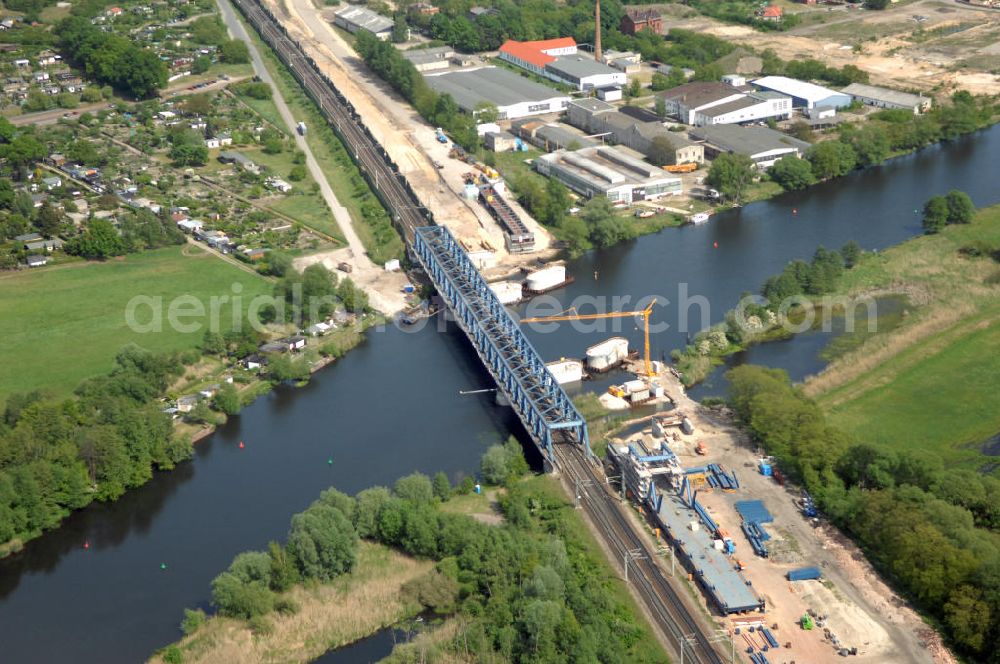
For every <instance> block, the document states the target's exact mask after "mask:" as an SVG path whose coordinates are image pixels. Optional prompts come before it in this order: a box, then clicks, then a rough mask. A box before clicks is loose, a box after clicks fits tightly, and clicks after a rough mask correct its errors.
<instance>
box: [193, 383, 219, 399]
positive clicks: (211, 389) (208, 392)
mask: <svg viewBox="0 0 1000 664" xmlns="http://www.w3.org/2000/svg"><path fill="white" fill-rule="evenodd" d="M221 387H222V386H221V385H219V384H218V383H213V384H212V385H206V386H205V387H203V388H202V389H200V390H198V394H199V395H200V396H201V397H202V398H204V399H211V398H212V397H214V396H215V395H216V394H218V392H219V390H220V389H221Z"/></svg>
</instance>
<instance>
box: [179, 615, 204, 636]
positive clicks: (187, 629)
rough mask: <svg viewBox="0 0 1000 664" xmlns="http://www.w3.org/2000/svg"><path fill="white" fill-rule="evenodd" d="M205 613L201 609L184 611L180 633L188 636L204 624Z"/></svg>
mask: <svg viewBox="0 0 1000 664" xmlns="http://www.w3.org/2000/svg"><path fill="white" fill-rule="evenodd" d="M205 619H206V617H205V612H204V611H202V610H201V609H184V620H182V621H181V631H182V632H184V634H185V635H186V636H190V635H191V634H194V633H195V632H196V631H198V628H199V627H201V626H202V625H203V624H205Z"/></svg>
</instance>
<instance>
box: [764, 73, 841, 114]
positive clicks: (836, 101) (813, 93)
mask: <svg viewBox="0 0 1000 664" xmlns="http://www.w3.org/2000/svg"><path fill="white" fill-rule="evenodd" d="M753 85H754V87H756V88H758V89H760V90H768V91H771V92H777V93H779V94H783V95H788V96H789V97H791V98H792V105H793V106H795V107H796V108H814V107H816V106H832V107H834V108H843V107H845V106H850V105H851V95H849V94H844V93H843V92H837V91H836V90H831V89H830V88H824V87H823V86H821V85H816V84H815V83H807V82H806V81H799V80H797V79H794V78H788V77H787V76H765V77H764V78H758V79H757V80H755V81H754V82H753Z"/></svg>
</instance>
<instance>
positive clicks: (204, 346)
mask: <svg viewBox="0 0 1000 664" xmlns="http://www.w3.org/2000/svg"><path fill="white" fill-rule="evenodd" d="M201 352H202V353H204V354H205V355H222V354H223V353H225V352H226V340H225V339H223V338H222V335H221V334H219V333H218V332H213V331H212V330H205V336H203V337H202V338H201Z"/></svg>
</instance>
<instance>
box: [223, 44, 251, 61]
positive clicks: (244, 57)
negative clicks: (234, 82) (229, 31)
mask: <svg viewBox="0 0 1000 664" xmlns="http://www.w3.org/2000/svg"><path fill="white" fill-rule="evenodd" d="M219 58H220V59H221V60H222V61H223V62H225V63H226V64H227V65H242V64H246V63H248V62H250V50H249V49H248V48H247V45H246V43H245V42H243V41H240V40H239V39H230V40H229V41H227V42H225V43H224V44H222V46H220V47H219Z"/></svg>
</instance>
